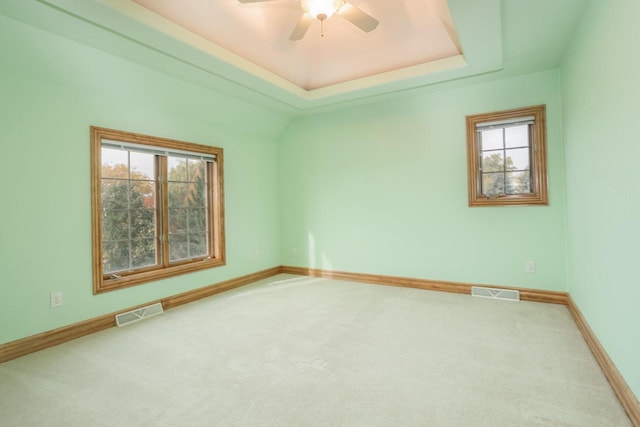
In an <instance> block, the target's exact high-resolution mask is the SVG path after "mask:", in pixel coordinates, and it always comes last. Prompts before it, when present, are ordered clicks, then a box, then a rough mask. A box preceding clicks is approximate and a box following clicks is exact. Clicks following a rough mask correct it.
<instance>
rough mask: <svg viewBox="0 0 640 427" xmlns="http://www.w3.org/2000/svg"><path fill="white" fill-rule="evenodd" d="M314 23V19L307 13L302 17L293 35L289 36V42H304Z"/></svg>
mask: <svg viewBox="0 0 640 427" xmlns="http://www.w3.org/2000/svg"><path fill="white" fill-rule="evenodd" d="M312 23H313V18H312V17H311V16H310V15H309V14H307V13H305V14H304V15H302V17H301V18H300V20H299V21H298V24H297V25H296V27H295V28H294V29H293V31H292V32H291V35H290V36H289V40H291V41H292V42H295V41H298V40H302V38H303V37H304V35H305V34H307V30H308V29H309V27H310V26H311V24H312Z"/></svg>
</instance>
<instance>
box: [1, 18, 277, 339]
mask: <svg viewBox="0 0 640 427" xmlns="http://www.w3.org/2000/svg"><path fill="white" fill-rule="evenodd" d="M0 63H1V64H2V66H1V68H0V76H1V78H0V144H1V147H2V156H1V158H2V167H0V194H2V208H1V209H0V343H4V342H8V341H11V340H14V339H17V338H21V337H25V336H29V335H33V334H35V333H38V332H42V331H45V330H49V329H53V328H56V327H59V326H62V325H67V324H70V323H73V322H77V321H81V320H84V319H88V318H92V317H95V316H98V315H101V314H104V313H108V312H112V311H114V310H119V309H122V308H126V307H130V306H133V305H136V304H140V303H144V302H148V301H150V300H153V299H156V298H160V297H163V296H168V295H173V294H177V293H180V292H184V291H187V290H190V289H194V288H198V287H202V286H205V285H209V284H211V283H215V282H218V281H221V280H225V279H228V278H233V277H237V276H241V275H243V274H248V273H251V272H255V271H258V270H262V269H265V268H270V267H273V266H276V265H279V264H280V257H279V229H278V226H279V220H278V218H279V206H278V204H277V198H278V191H279V189H278V185H279V182H278V173H277V168H278V158H277V148H276V144H277V140H278V137H279V135H280V133H281V132H282V130H283V129H284V128H285V127H286V125H287V123H288V120H289V119H288V117H286V116H284V115H281V114H278V113H273V112H269V111H267V110H265V109H262V108H259V107H255V106H252V105H251V104H248V103H245V102H242V101H239V100H237V99H233V98H230V97H227V96H225V95H222V94H219V93H216V92H213V91H210V90H207V89H204V88H203V87H200V86H196V85H193V84H189V83H186V82H184V81H180V80H177V79H175V78H173V77H170V76H169V75H167V74H164V73H161V72H158V71H154V70H151V69H148V68H144V67H142V66H139V65H136V64H134V63H132V62H129V61H126V60H123V59H120V58H118V57H115V56H112V55H109V54H106V53H104V52H101V51H98V50H95V49H92V48H89V47H86V46H84V45H80V44H77V43H74V42H71V41H68V40H66V39H63V38H60V37H57V36H54V35H52V34H50V33H45V32H42V31H40V30H37V29H34V28H32V27H29V26H26V25H24V24H21V23H18V22H16V21H13V20H10V19H7V18H5V17H1V16H0ZM247 117H250V118H251V126H247ZM90 125H98V126H105V127H111V128H115V129H121V130H126V131H132V132H139V133H147V134H151V135H157V136H162V137H167V138H175V139H181V140H185V141H192V142H198V143H203V144H211V145H217V146H221V147H223V148H224V150H225V189H226V219H227V233H226V235H227V266H225V267H221V268H217V269H213V270H207V271H203V272H198V273H192V274H188V275H184V276H181V277H179V278H172V279H167V280H163V281H159V282H156V283H150V284H145V285H142V286H137V287H134V288H131V289H126V290H120V291H116V292H111V293H107V294H102V295H97V296H94V295H92V284H91V225H90V188H89V126H90ZM256 251H257V252H259V253H260V259H254V252H256ZM51 291H62V292H63V297H64V305H63V306H62V307H60V308H56V309H51V308H49V292H51Z"/></svg>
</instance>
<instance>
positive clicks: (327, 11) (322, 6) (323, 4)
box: [300, 0, 345, 21]
mask: <svg viewBox="0 0 640 427" xmlns="http://www.w3.org/2000/svg"><path fill="white" fill-rule="evenodd" d="M344 2H345V0H300V5H301V6H302V9H303V10H304V11H305V12H307V13H308V14H309V15H311V16H313V17H314V18H315V19H317V20H319V21H324V20H325V19H327V18H329V17H331V15H333V14H334V13H336V12H337V11H339V10H340V8H341V7H342V6H343V5H344Z"/></svg>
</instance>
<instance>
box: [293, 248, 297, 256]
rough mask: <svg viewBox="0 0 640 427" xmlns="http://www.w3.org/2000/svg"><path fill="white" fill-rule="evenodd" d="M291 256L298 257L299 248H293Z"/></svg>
mask: <svg viewBox="0 0 640 427" xmlns="http://www.w3.org/2000/svg"><path fill="white" fill-rule="evenodd" d="M291 255H294V256H295V255H298V248H292V249H291Z"/></svg>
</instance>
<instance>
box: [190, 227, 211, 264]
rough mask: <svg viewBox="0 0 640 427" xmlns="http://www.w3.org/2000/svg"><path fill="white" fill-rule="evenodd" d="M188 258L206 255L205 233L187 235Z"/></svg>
mask: <svg viewBox="0 0 640 427" xmlns="http://www.w3.org/2000/svg"><path fill="white" fill-rule="evenodd" d="M188 237H189V257H190V258H197V257H203V256H206V255H207V254H208V251H207V233H206V232H202V233H189V236H188Z"/></svg>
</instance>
